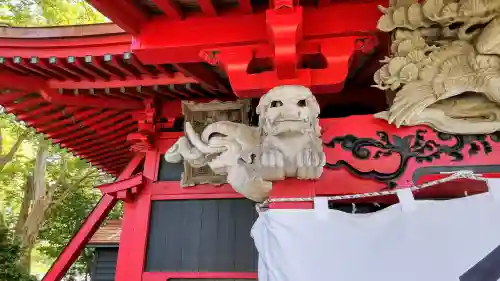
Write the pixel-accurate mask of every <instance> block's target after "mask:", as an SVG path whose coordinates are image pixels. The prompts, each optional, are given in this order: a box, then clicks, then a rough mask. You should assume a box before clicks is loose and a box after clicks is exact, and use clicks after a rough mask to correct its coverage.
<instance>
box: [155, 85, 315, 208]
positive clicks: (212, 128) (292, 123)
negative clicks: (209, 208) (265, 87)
mask: <svg viewBox="0 0 500 281" xmlns="http://www.w3.org/2000/svg"><path fill="white" fill-rule="evenodd" d="M257 114H258V115H259V126H258V127H251V126H248V125H245V124H241V123H236V122H231V121H218V122H214V123H211V124H209V125H207V126H206V127H204V128H203V129H202V130H201V131H200V130H198V131H197V130H196V129H195V127H193V125H192V124H191V122H186V123H185V131H186V136H185V137H181V138H180V139H179V140H178V141H177V142H176V143H175V144H174V145H173V146H172V147H171V148H170V150H169V151H168V153H167V154H166V155H165V159H166V160H167V161H168V162H179V161H181V160H182V159H184V160H185V161H186V162H187V163H189V164H190V165H191V166H194V167H196V166H202V165H208V166H209V167H210V168H211V170H212V171H213V172H214V174H216V175H220V176H227V182H228V183H229V184H231V186H232V187H233V188H234V189H235V190H236V191H237V192H239V193H241V194H242V195H244V196H245V197H247V198H249V199H251V200H254V201H258V202H260V201H263V200H265V199H266V198H267V197H268V194H269V192H270V190H271V188H272V184H271V181H276V180H283V179H285V178H287V177H294V178H298V179H304V180H307V179H317V178H319V177H321V174H322V172H323V166H324V165H325V154H324V152H323V148H322V143H321V139H320V132H321V129H320V127H319V119H318V116H319V105H318V103H317V101H316V98H315V97H314V95H313V94H312V93H311V91H310V90H309V89H307V88H305V87H302V86H279V87H276V88H274V89H272V90H271V91H269V92H268V93H267V94H265V95H264V96H263V97H262V98H261V99H260V102H259V105H258V107H257Z"/></svg>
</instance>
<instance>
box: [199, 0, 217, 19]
mask: <svg viewBox="0 0 500 281" xmlns="http://www.w3.org/2000/svg"><path fill="white" fill-rule="evenodd" d="M197 2H198V5H200V9H201V11H202V12H203V13H204V14H205V15H207V16H211V17H215V16H217V10H216V9H215V6H214V3H212V0H197Z"/></svg>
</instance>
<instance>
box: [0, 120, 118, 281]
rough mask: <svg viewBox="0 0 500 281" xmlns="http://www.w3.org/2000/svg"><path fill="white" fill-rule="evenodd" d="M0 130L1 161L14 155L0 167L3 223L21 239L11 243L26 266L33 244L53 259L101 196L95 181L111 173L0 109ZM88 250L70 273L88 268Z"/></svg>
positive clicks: (106, 178)
mask: <svg viewBox="0 0 500 281" xmlns="http://www.w3.org/2000/svg"><path fill="white" fill-rule="evenodd" d="M0 133H1V136H2V142H1V143H2V146H1V148H2V149H0V164H1V163H2V159H8V158H9V157H10V156H9V155H10V154H12V155H13V156H12V157H11V159H10V161H8V162H6V163H5V166H4V168H3V170H2V171H1V172H0V186H1V187H2V188H1V189H0V202H2V203H0V210H1V211H2V212H3V213H5V224H4V225H5V226H6V227H7V228H9V229H10V230H11V231H10V232H12V233H14V234H15V235H14V236H15V237H16V238H17V241H19V244H13V247H18V249H19V251H18V254H17V256H16V257H18V258H19V262H20V263H21V265H23V266H24V268H25V269H27V268H29V267H30V265H31V263H30V261H31V259H30V257H31V252H32V250H33V249H37V251H39V252H41V253H42V254H44V255H45V256H46V257H48V258H49V260H55V258H56V257H57V256H58V255H59V253H60V252H61V251H62V250H63V249H64V246H65V245H66V243H67V242H68V241H69V240H70V239H71V237H72V236H73V234H74V233H75V232H76V231H77V230H78V229H79V228H80V226H81V223H82V222H83V220H84V219H85V217H86V216H87V215H88V214H89V212H90V211H91V210H92V208H93V207H94V206H95V204H96V203H97V202H98V200H99V197H100V193H99V192H97V190H95V189H94V187H95V186H98V185H101V184H104V183H108V182H111V181H113V178H112V177H111V176H110V175H108V174H106V173H103V172H101V171H99V170H98V169H96V168H94V167H92V166H90V164H89V163H87V162H86V161H84V160H82V159H80V158H77V157H74V156H73V155H72V154H71V153H69V152H68V151H66V150H64V149H61V148H59V147H57V146H54V145H51V144H50V142H48V141H47V140H46V139H45V137H44V136H43V135H40V134H35V133H34V131H33V130H32V129H30V128H27V127H25V126H24V125H23V124H21V123H19V122H17V121H15V120H14V119H13V117H12V116H11V115H7V114H5V113H0ZM20 138H21V139H23V141H22V142H20V141H19V139H20ZM1 150H5V151H1ZM13 150H15V151H14V152H12V151H13ZM5 161H7V160H5ZM5 161H4V162H5ZM0 167H1V165H0ZM120 214H121V208H120V207H118V208H115V210H114V212H113V214H112V215H111V218H117V217H119V216H120ZM19 247H20V248H19ZM89 254H90V253H89V252H88V251H87V252H86V253H85V254H84V255H83V256H82V257H81V259H80V260H79V262H78V263H77V264H76V265H75V266H74V267H73V268H72V271H71V272H72V273H74V274H81V273H82V272H84V270H85V269H86V263H87V262H88V261H89V258H90V256H89ZM1 262H2V261H1V260H0V267H2V266H3V265H2V264H1ZM0 280H2V279H0ZM12 280H16V279H12ZM2 281H3V280H2Z"/></svg>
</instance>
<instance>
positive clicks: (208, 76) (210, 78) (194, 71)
mask: <svg viewBox="0 0 500 281" xmlns="http://www.w3.org/2000/svg"><path fill="white" fill-rule="evenodd" d="M174 67H175V68H177V70H179V71H180V72H182V73H184V75H186V76H188V77H192V78H194V79H195V80H196V81H197V82H198V83H200V84H201V85H203V86H204V87H205V88H206V89H207V90H210V91H212V92H213V91H218V92H222V93H229V89H227V88H226V87H225V86H224V85H222V84H221V83H220V82H219V81H218V80H219V79H220V78H219V76H218V75H217V74H216V73H215V72H214V71H210V70H209V69H206V68H204V67H203V66H202V65H199V64H190V63H179V64H174Z"/></svg>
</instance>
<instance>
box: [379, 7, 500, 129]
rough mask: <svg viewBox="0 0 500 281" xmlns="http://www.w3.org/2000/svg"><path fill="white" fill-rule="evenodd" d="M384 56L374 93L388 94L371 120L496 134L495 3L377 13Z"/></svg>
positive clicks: (499, 56)
mask: <svg viewBox="0 0 500 281" xmlns="http://www.w3.org/2000/svg"><path fill="white" fill-rule="evenodd" d="M380 9H381V11H382V12H383V13H384V15H383V16H382V17H381V18H380V20H379V22H378V28H379V29H380V30H382V31H385V32H391V33H392V38H393V41H392V45H391V57H387V58H385V59H384V60H383V61H381V62H382V63H384V65H383V66H382V68H380V69H379V70H378V71H377V72H376V73H375V76H374V80H375V83H376V85H375V87H378V88H380V89H383V90H388V91H392V92H395V97H394V100H393V103H392V105H391V107H390V109H389V110H388V111H384V112H380V113H378V114H376V115H375V116H376V117H377V118H381V119H385V120H387V121H388V122H389V123H394V124H395V125H396V126H398V127H399V126H411V125H418V124H426V125H429V126H431V127H433V128H434V129H436V130H438V131H441V132H445V133H455V134H489V133H493V132H495V131H498V130H500V36H498V35H499V34H500V1H498V0H426V1H424V2H423V3H412V4H405V5H399V6H398V5H395V6H394V7H389V8H383V7H381V8H380Z"/></svg>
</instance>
